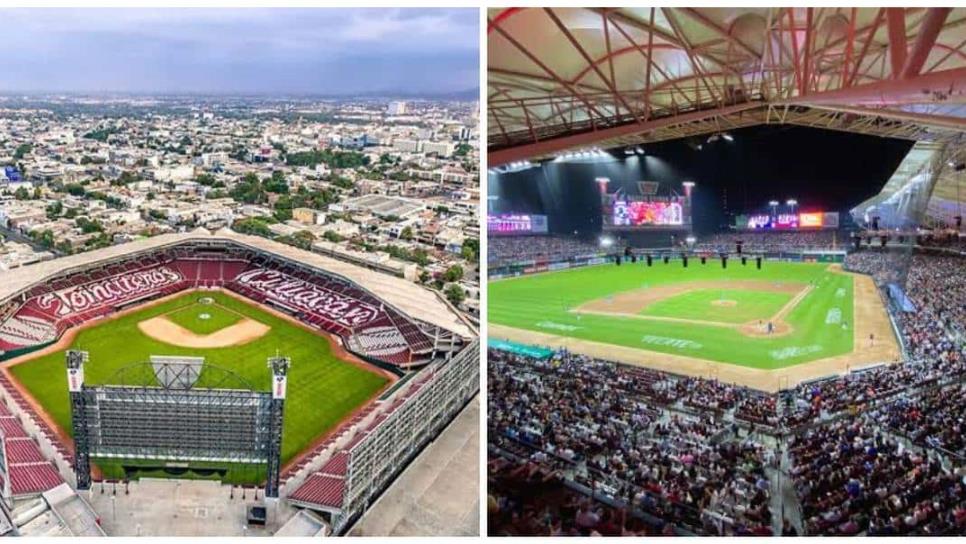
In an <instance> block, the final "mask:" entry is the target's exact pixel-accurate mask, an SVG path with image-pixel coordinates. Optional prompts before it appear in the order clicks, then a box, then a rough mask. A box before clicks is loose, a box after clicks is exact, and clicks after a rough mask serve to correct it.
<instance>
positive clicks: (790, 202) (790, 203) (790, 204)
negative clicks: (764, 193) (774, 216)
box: [785, 198, 798, 213]
mask: <svg viewBox="0 0 966 544" xmlns="http://www.w3.org/2000/svg"><path fill="white" fill-rule="evenodd" d="M785 204H786V205H787V206H788V207H789V208H791V210H792V213H795V208H796V207H797V206H798V201H797V200H795V199H794V198H789V199H788V200H786V201H785Z"/></svg>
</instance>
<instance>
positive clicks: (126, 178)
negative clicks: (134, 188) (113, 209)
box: [111, 170, 141, 186]
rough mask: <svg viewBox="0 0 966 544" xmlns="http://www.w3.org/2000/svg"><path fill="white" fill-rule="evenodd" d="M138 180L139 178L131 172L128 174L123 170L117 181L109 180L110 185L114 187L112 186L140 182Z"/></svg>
mask: <svg viewBox="0 0 966 544" xmlns="http://www.w3.org/2000/svg"><path fill="white" fill-rule="evenodd" d="M140 179H141V178H139V177H138V176H137V175H135V174H134V173H133V172H128V171H127V170H125V171H123V172H121V175H120V176H119V177H118V178H117V179H114V180H111V185H114V186H123V185H127V184H129V183H134V182H136V181H140Z"/></svg>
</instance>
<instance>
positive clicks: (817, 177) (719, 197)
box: [489, 125, 913, 235]
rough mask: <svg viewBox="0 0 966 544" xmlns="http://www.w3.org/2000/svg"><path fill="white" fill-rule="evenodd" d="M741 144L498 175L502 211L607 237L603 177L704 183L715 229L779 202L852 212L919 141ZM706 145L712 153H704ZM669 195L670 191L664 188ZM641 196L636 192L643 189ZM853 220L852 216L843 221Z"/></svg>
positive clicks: (702, 223) (659, 149)
mask: <svg viewBox="0 0 966 544" xmlns="http://www.w3.org/2000/svg"><path fill="white" fill-rule="evenodd" d="M730 133H731V134H732V135H733V136H734V141H732V142H728V141H726V140H724V139H723V138H722V139H719V140H718V141H717V142H713V143H708V142H706V140H707V136H704V137H702V138H689V139H684V140H674V141H669V142H662V143H658V144H650V145H647V146H643V147H644V149H645V152H646V157H645V158H644V159H643V160H641V159H640V158H638V157H631V158H626V159H625V158H624V155H623V153H622V152H617V151H615V155H616V156H617V157H619V158H620V160H619V161H614V160H612V159H610V158H607V159H601V162H598V163H596V164H594V163H572V162H549V163H545V164H544V165H543V166H542V167H540V168H532V169H529V170H525V171H522V172H518V173H514V174H506V175H501V176H494V175H490V176H489V194H490V195H496V196H498V197H499V198H498V199H497V200H495V201H491V206H492V207H491V211H493V212H496V213H507V212H524V213H527V212H529V213H545V214H547V215H549V216H550V228H551V230H553V231H556V232H569V233H572V232H573V231H574V230H578V231H580V232H581V234H585V235H591V234H596V233H597V232H599V230H600V213H599V208H600V200H599V197H598V192H597V186H596V184H595V182H594V178H596V177H598V176H606V177H609V178H610V179H611V186H610V188H609V191H610V192H613V191H614V190H615V189H616V187H617V186H618V185H620V184H624V185H625V186H627V187H628V188H630V187H636V182H637V181H660V182H662V184H663V183H666V184H670V185H673V186H675V187H680V182H681V181H685V180H690V181H694V182H695V183H696V184H697V187H696V189H695V195H694V208H695V212H694V218H693V220H694V227H695V230H696V231H697V232H698V233H701V234H704V233H708V232H713V231H715V230H716V229H718V228H720V227H721V226H722V225H725V224H731V223H732V222H733V219H732V218H731V216H730V215H733V214H740V213H749V212H756V211H762V210H764V209H766V208H767V203H768V201H769V200H773V199H774V200H778V201H780V202H784V201H785V200H787V199H788V198H795V199H797V200H798V202H799V209H800V211H838V212H840V213H841V214H843V215H844V214H845V213H846V212H847V211H848V210H849V209H851V208H852V207H854V206H855V205H856V204H858V203H859V202H862V201H863V200H865V199H866V198H869V197H870V196H872V195H875V194H877V193H878V192H879V190H880V189H881V188H882V186H883V185H884V184H885V182H886V181H887V180H888V179H889V177H890V176H891V175H892V173H893V172H894V171H895V169H896V167H897V166H899V163H900V162H902V159H903V158H904V157H905V155H906V153H907V152H908V151H909V149H910V148H911V147H912V144H913V143H912V142H909V141H905V140H893V139H886V138H880V137H876V136H863V135H857V134H849V133H845V132H837V131H829V130H821V129H813V128H805V127H794V126H774V125H772V126H758V127H750V128H745V129H740V130H734V131H730ZM698 144H703V149H702V150H698V149H696V147H697V145H698ZM662 188H663V187H662ZM633 192H636V189H634V190H633ZM843 220H844V217H843Z"/></svg>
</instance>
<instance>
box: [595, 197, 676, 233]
mask: <svg viewBox="0 0 966 544" xmlns="http://www.w3.org/2000/svg"><path fill="white" fill-rule="evenodd" d="M611 225H612V226H615V227H647V226H680V225H684V207H683V206H682V205H681V203H680V202H676V201H653V202H639V201H630V202H629V201H626V200H616V201H614V206H613V208H612V214H611Z"/></svg>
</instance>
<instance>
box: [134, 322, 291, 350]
mask: <svg viewBox="0 0 966 544" xmlns="http://www.w3.org/2000/svg"><path fill="white" fill-rule="evenodd" d="M138 328H139V329H141V332H143V333H144V334H146V335H148V336H150V337H151V338H153V339H155V340H158V341H160V342H164V343H165V344H171V345H172V346H180V347H183V348H226V347H230V346H240V345H242V344H247V343H249V342H251V341H253V340H257V339H259V338H261V337H262V336H265V334H266V333H268V331H270V330H271V329H272V328H271V327H269V326H268V325H265V324H263V323H259V322H258V321H255V320H252V319H247V318H246V319H242V320H241V321H239V322H238V323H235V324H234V325H230V326H228V327H225V328H224V329H221V330H217V331H215V332H213V333H211V334H197V333H195V332H192V331H190V330H188V329H186V328H184V327H182V326H181V325H178V324H177V323H175V322H174V321H171V320H169V319H168V318H166V317H164V316H159V317H154V318H151V319H146V320H144V321H142V322H140V323H138Z"/></svg>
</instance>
